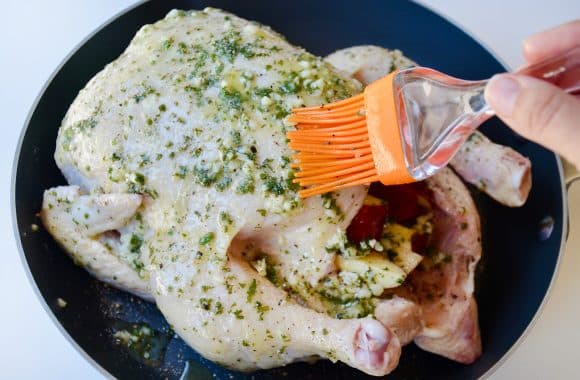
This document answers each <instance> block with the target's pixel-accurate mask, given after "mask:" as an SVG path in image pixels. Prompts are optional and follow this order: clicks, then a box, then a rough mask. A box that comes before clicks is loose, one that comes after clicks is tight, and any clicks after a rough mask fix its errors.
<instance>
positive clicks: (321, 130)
mask: <svg viewBox="0 0 580 380" xmlns="http://www.w3.org/2000/svg"><path fill="white" fill-rule="evenodd" d="M289 121H290V122H293V123H296V129H297V130H296V131H291V132H288V134H287V136H288V139H289V140H290V143H289V144H288V146H289V147H290V148H291V149H294V150H296V151H298V153H297V154H295V155H294V156H293V159H294V162H293V164H292V167H293V168H297V169H299V171H298V172H297V173H296V176H295V179H294V183H298V184H300V186H302V187H304V188H305V189H303V190H301V191H300V192H299V195H300V196H301V197H302V198H306V197H309V196H312V195H316V194H323V193H327V192H329V191H334V190H338V189H342V188H345V187H349V186H355V185H360V184H366V183H370V182H374V181H377V180H378V175H377V171H376V169H375V165H374V161H373V156H372V152H371V147H370V144H369V136H368V130H367V126H366V117H365V112H364V95H363V94H360V95H356V96H354V97H352V98H349V99H345V100H342V101H339V102H335V103H331V104H328V105H324V106H319V107H308V108H299V109H295V110H293V111H292V115H291V116H290V117H289Z"/></svg>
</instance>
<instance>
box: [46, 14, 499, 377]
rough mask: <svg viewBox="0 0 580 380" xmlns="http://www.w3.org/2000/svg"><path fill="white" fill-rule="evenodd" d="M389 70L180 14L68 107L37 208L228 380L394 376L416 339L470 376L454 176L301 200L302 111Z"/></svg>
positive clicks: (464, 237) (468, 256)
mask: <svg viewBox="0 0 580 380" xmlns="http://www.w3.org/2000/svg"><path fill="white" fill-rule="evenodd" d="M381 54H382V53H381ZM389 54H394V55H393V59H392V62H393V64H391V63H389V65H388V66H389V67H388V69H386V68H385V66H384V65H383V66H379V65H378V62H379V61H380V56H379V58H376V56H375V58H372V57H371V58H369V57H368V56H363V57H360V56H359V55H358V54H353V55H352V56H351V57H350V60H349V61H348V62H350V65H351V66H352V67H351V66H348V67H346V66H345V67H340V64H339V63H338V62H333V60H332V59H330V57H329V59H328V60H329V61H330V62H331V63H332V64H331V63H328V62H326V61H324V60H322V59H320V58H317V57H315V56H313V55H311V54H309V53H307V52H306V51H304V50H303V49H301V48H298V47H295V46H293V45H291V44H290V43H288V42H287V41H286V40H285V39H284V38H283V37H282V36H280V35H279V34H277V33H275V32H273V31H272V30H271V29H269V28H268V27H265V26H262V25H259V24H257V23H254V22H249V21H246V20H244V19H241V18H239V17H237V16H234V15H232V14H229V13H226V12H223V11H220V10H216V9H211V8H207V9H205V10H203V11H189V12H184V11H176V10H174V11H171V12H170V13H169V14H168V15H167V16H166V17H165V18H164V19H163V20H161V21H159V22H157V23H155V24H152V25H146V26H144V27H143V28H141V30H139V32H138V33H137V35H136V36H135V38H134V39H133V40H132V42H131V44H130V45H129V47H128V48H127V50H126V51H125V52H124V53H123V54H122V55H121V56H120V57H119V58H118V59H117V60H115V61H114V62H112V63H111V64H109V65H107V66H106V67H105V68H104V69H103V70H102V71H101V72H100V73H98V74H97V75H96V76H95V77H94V78H93V79H91V80H90V81H89V83H88V84H87V85H86V87H85V88H84V89H83V90H82V91H81V92H80V93H79V95H78V96H77V98H76V99H75V101H74V102H73V104H72V105H71V107H70V109H69V110H68V112H67V114H66V116H65V118H64V120H63V122H62V125H61V127H60V130H59V133H58V138H57V148H56V152H55V160H56V162H57V164H58V166H59V168H60V169H61V171H62V172H63V174H64V175H65V177H66V179H67V181H68V183H69V186H61V187H56V188H52V189H48V190H47V191H46V192H45V194H44V201H43V207H42V212H41V215H42V219H43V223H44V225H45V227H46V228H47V230H48V231H49V232H50V233H51V234H52V235H53V236H54V238H55V239H56V240H57V241H58V242H59V243H60V244H61V245H62V246H63V248H64V249H65V250H66V252H67V253H68V254H69V255H70V256H71V257H72V258H73V259H74V260H75V262H76V263H78V264H79V265H82V266H83V267H85V268H86V269H87V270H88V271H89V272H90V273H91V274H93V275H94V276H96V277H97V278H99V279H100V280H102V281H105V282H108V283H110V284H112V285H114V286H116V287H118V288H120V289H123V290H126V291H129V292H131V293H133V294H135V295H137V296H139V297H142V298H144V299H146V300H149V301H152V302H155V303H156V304H157V306H158V307H159V309H160V311H161V312H162V313H163V315H164V316H165V317H166V319H167V321H168V322H169V323H170V324H171V325H172V326H173V328H174V329H175V332H176V333H177V334H179V335H180V336H181V337H182V338H183V339H184V340H185V341H186V342H187V343H188V344H189V345H190V346H191V347H193V348H194V349H195V350H196V351H197V352H199V353H200V354H202V355H203V356H204V357H206V358H208V359H210V360H213V361H215V362H218V363H220V364H222V365H224V366H226V367H229V368H233V369H236V370H241V371H252V370H257V369H263V368H272V367H277V366H283V365H286V364H288V363H291V362H295V361H302V360H309V361H310V360H312V359H313V358H326V359H330V360H332V361H337V360H338V361H342V362H344V363H346V364H348V365H349V366H352V367H354V368H357V369H359V370H361V371H364V372H366V373H368V374H371V375H376V376H382V375H385V374H387V373H389V372H391V371H392V370H393V369H394V368H395V367H396V365H397V363H398V360H399V356H400V353H401V345H402V344H407V343H409V342H411V341H413V340H414V341H415V342H416V343H417V344H418V345H419V346H420V347H422V348H424V349H426V350H429V351H432V352H435V353H438V354H441V355H444V356H446V357H449V358H451V359H454V360H457V361H460V362H465V363H468V362H471V361H473V360H475V358H477V356H478V355H479V354H480V352H481V345H480V341H479V328H478V324H477V307H476V304H475V301H474V299H473V271H474V269H475V266H476V264H477V261H478V260H479V256H480V249H481V247H480V241H479V217H478V214H477V210H476V209H475V207H474V205H473V202H472V200H471V197H470V195H469V193H468V191H467V189H466V188H465V187H464V186H463V184H462V183H461V182H460V180H459V179H458V178H457V177H456V176H455V175H454V174H453V173H452V172H451V171H450V170H443V171H442V172H441V173H440V174H438V175H436V176H435V177H434V178H432V179H430V180H428V181H427V182H426V185H420V186H422V187H421V189H422V190H420V191H419V190H417V189H416V188H415V187H412V186H411V187H403V191H399V190H397V189H396V188H392V189H390V190H389V189H388V188H385V187H377V186H374V187H372V188H371V193H372V196H368V195H367V192H368V187H366V186H356V187H352V188H349V189H345V190H342V191H339V192H335V193H331V194H326V195H324V196H315V197H311V198H308V199H300V198H299V197H298V196H297V188H296V186H295V184H293V182H292V179H293V173H294V172H293V169H292V168H291V162H290V159H289V157H290V156H291V155H292V152H291V151H290V150H289V149H288V148H287V145H286V137H285V134H286V132H287V131H288V130H290V129H291V128H293V126H292V125H291V124H289V123H288V122H287V121H286V117H287V116H288V114H289V112H290V110H291V109H292V108H294V107H298V106H311V105H319V104H323V103H328V102H332V101H335V100H338V99H343V98H346V97H350V96H352V95H354V94H356V93H358V92H360V91H361V90H362V85H361V83H360V82H359V80H360V81H361V82H362V84H367V82H368V81H369V80H371V79H370V78H373V76H375V75H378V74H377V73H383V72H384V71H386V70H387V72H388V70H391V69H392V68H393V67H394V66H395V65H397V64H400V65H406V64H409V62H410V61H408V60H406V59H405V58H404V57H403V56H402V55H401V54H400V53H396V52H395V53H389ZM369 62H370V63H369ZM389 62H391V61H389ZM357 65H358V66H357ZM361 65H362V66H361ZM335 66H336V67H338V69H337V68H336V67H335ZM355 66H356V67H355ZM361 67H363V68H362V69H361ZM494 159H497V157H495V158H492V159H491V160H490V162H493V160H494ZM393 194H395V195H393Z"/></svg>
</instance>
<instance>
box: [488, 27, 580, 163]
mask: <svg viewBox="0 0 580 380" xmlns="http://www.w3.org/2000/svg"><path fill="white" fill-rule="evenodd" d="M579 44H580V20H576V21H572V22H570V23H567V24H563V25H560V26H557V27H555V28H553V29H549V30H547V31H545V32H541V33H538V34H535V35H533V36H531V37H529V38H528V39H526V40H525V41H524V49H523V50H524V57H525V59H526V61H527V62H528V63H529V64H534V63H536V62H539V61H541V60H544V59H546V58H550V57H553V56H556V55H558V54H561V53H563V52H565V51H567V50H570V49H572V48H574V47H576V46H578V45H579ZM485 99H486V101H487V102H488V104H489V105H490V106H491V108H493V110H494V111H495V112H496V114H497V116H498V117H499V118H500V119H502V120H503V121H504V122H505V123H506V124H507V125H509V126H510V127H511V128H512V129H513V130H515V131H516V132H518V133H519V134H520V135H522V136H524V137H526V138H528V139H530V140H532V141H535V142H537V143H538V144H541V145H543V146H545V147H546V148H548V149H551V150H553V151H554V152H556V153H558V154H560V155H562V156H563V157H564V158H566V159H567V160H568V161H570V162H571V163H572V164H574V165H575V166H576V167H577V168H578V169H580V96H574V95H570V94H567V93H565V92H564V91H562V90H561V89H559V88H558V87H556V86H554V85H552V84H550V83H547V82H545V81H542V80H540V79H535V78H532V77H529V76H525V75H521V74H519V75H518V74H498V75H495V76H493V77H492V78H491V80H490V82H489V84H488V85H487V88H486V90H485Z"/></svg>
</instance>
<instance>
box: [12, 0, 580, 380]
mask: <svg viewBox="0 0 580 380" xmlns="http://www.w3.org/2000/svg"><path fill="white" fill-rule="evenodd" d="M148 1H149V0H139V1H137V2H136V3H134V4H132V5H130V6H128V7H126V8H125V9H122V10H120V11H119V12H117V13H116V14H114V15H112V16H111V17H109V18H108V19H107V20H105V21H104V22H103V23H102V24H101V25H100V26H98V27H97V28H95V30H93V31H92V32H91V33H89V34H88V35H87V36H86V37H85V38H83V39H82V40H81V41H80V42H79V43H77V44H76V45H75V47H74V48H73V49H72V50H71V51H70V52H69V53H68V54H67V55H66V56H65V57H64V58H63V59H62V60H61V62H60V63H59V64H58V65H57V67H56V68H55V69H54V70H53V71H52V73H51V74H50V76H49V77H48V79H47V80H46V81H45V83H44V85H43V86H42V88H41V90H40V91H39V93H38V95H37V96H36V98H35V99H34V101H33V103H32V105H31V107H30V110H29V111H28V114H27V116H26V119H25V121H24V125H23V127H22V129H21V131H20V135H19V137H18V142H17V144H16V150H15V153H14V158H13V161H12V171H11V184H10V192H11V194H10V208H11V223H12V228H13V233H14V237H15V240H16V246H17V249H18V253H19V256H20V261H21V264H22V265H23V267H24V269H25V272H26V277H27V278H28V282H29V284H30V285H31V287H32V290H33V291H34V293H35V294H36V297H37V298H38V299H39V301H40V304H41V306H42V308H43V309H44V311H45V312H46V313H47V314H48V315H49V318H50V319H51V321H52V323H53V324H55V325H56V327H57V329H58V330H59V331H60V332H61V334H62V335H63V336H64V337H65V338H66V339H67V340H68V341H69V343H71V344H72V346H73V347H74V348H75V349H76V350H77V352H79V353H80V354H81V356H82V357H84V358H85V359H86V360H87V361H88V362H89V363H90V364H92V365H93V367H94V368H96V369H97V370H98V371H99V372H100V373H101V374H102V375H104V376H105V377H106V378H109V379H114V378H115V377H114V376H113V375H112V374H111V373H110V372H109V371H108V370H107V369H106V368H104V367H103V366H101V364H99V363H98V362H97V361H96V360H95V359H94V358H93V357H92V356H90V355H89V354H88V353H87V352H86V351H85V350H84V349H83V348H82V347H81V346H80V345H79V344H78V343H77V341H76V340H75V339H74V338H73V337H72V336H71V335H70V334H69V333H68V332H67V331H66V329H65V328H64V326H63V325H62V324H61V323H60V321H59V320H58V319H57V317H56V314H55V313H54V312H53V311H52V309H51V308H50V306H49V305H48V303H47V301H46V299H45V298H44V297H43V295H42V293H41V292H40V289H39V287H38V284H37V283H36V280H35V279H34V277H33V275H32V271H31V270H30V266H29V264H28V261H27V259H26V256H25V253H24V248H23V246H22V240H21V236H20V231H19V230H18V215H17V211H16V176H17V174H18V173H17V171H18V163H19V159H20V155H21V150H22V144H23V142H24V137H25V135H26V132H27V130H28V127H29V124H30V120H31V119H32V115H33V114H34V112H35V111H36V109H37V107H38V103H39V102H40V100H41V99H42V97H43V96H44V94H45V92H46V90H47V88H48V87H49V86H50V84H51V83H52V82H53V80H54V78H55V77H56V75H57V74H58V73H59V72H60V70H61V69H62V68H63V66H64V65H65V64H66V63H67V62H68V61H69V60H70V59H71V58H72V57H73V56H74V55H75V54H76V53H77V52H78V51H79V50H80V49H81V48H82V47H83V46H84V45H85V44H86V43H87V42H88V41H89V40H90V39H91V38H93V37H94V36H95V35H97V34H98V33H99V32H101V31H102V30H103V29H105V28H106V27H107V26H109V25H110V24H111V23H113V22H114V21H115V20H117V19H118V18H120V17H122V16H124V15H125V14H127V13H129V12H131V11H132V10H133V9H135V8H138V7H140V6H141V5H143V4H145V3H147V2H148ZM411 1H412V2H413V3H415V4H417V5H418V6H420V7H423V8H425V9H426V10H428V11H429V12H431V13H432V14H434V15H436V16H438V17H440V18H441V19H443V20H445V21H446V22H448V23H450V24H451V25H453V26H455V27H456V28H457V29H458V30H460V31H461V32H462V33H464V34H466V35H467V36H468V37H469V38H471V39H472V40H473V41H475V42H476V43H477V44H479V45H480V46H481V47H482V48H483V49H484V50H485V51H486V52H487V53H488V54H490V55H491V56H492V57H493V58H494V59H495V60H496V61H497V62H499V64H500V65H501V66H502V67H504V68H506V69H509V68H510V66H509V65H508V64H507V63H506V62H505V61H504V60H503V59H502V58H501V57H500V56H499V55H498V54H497V53H496V52H495V51H494V50H493V49H492V48H490V47H489V46H488V45H487V44H486V43H484V42H483V41H481V40H480V39H479V38H477V37H476V36H474V35H473V34H472V33H471V31H470V30H468V29H467V28H466V27H464V26H463V25H461V24H460V23H459V22H457V21H456V20H454V19H453V18H451V17H449V16H447V15H443V14H441V13H440V12H439V11H437V10H435V9H433V8H432V7H431V6H429V5H426V4H424V3H423V1H421V0H411ZM552 154H554V156H555V158H556V165H557V167H558V175H559V178H560V189H561V192H562V233H561V236H560V237H559V238H560V248H559V250H558V257H557V259H556V265H555V267H554V271H553V273H552V277H551V279H550V283H549V284H548V287H547V289H546V292H545V294H544V297H543V299H542V301H541V302H540V305H539V306H538V308H537V310H536V312H535V313H534V315H533V317H532V318H531V319H530V321H529V323H528V324H527V326H526V328H525V329H524V331H523V332H522V333H521V335H520V336H519V337H518V338H517V339H516V340H515V342H514V343H513V344H512V345H511V347H510V348H509V349H508V350H507V351H506V352H505V353H504V354H503V355H502V356H501V357H500V358H499V359H498V360H497V361H496V362H495V364H493V365H492V366H491V367H490V368H489V369H487V371H485V372H484V373H483V374H482V375H481V376H480V377H479V379H487V378H489V377H490V376H491V375H492V374H494V373H495V372H496V371H497V370H498V369H499V368H500V367H501V366H502V365H503V364H504V363H505V362H506V361H507V360H508V359H509V357H510V356H511V355H512V354H513V353H514V352H515V351H516V350H517V348H518V347H519V346H520V345H521V344H522V343H523V342H524V341H525V340H526V339H527V337H528V336H529V334H530V332H531V330H532V329H533V328H534V326H535V325H536V323H537V321H538V319H539V317H540V316H541V314H542V313H543V311H544V309H545V306H546V304H547V302H548V300H549V298H550V297H551V295H552V292H553V288H554V283H555V282H556V279H557V278H558V276H559V273H560V264H561V262H562V257H563V256H564V254H565V248H566V242H567V238H566V237H567V236H568V229H569V217H568V193H567V191H566V184H565V178H564V169H563V165H562V161H561V159H560V157H559V156H558V155H557V154H555V153H552Z"/></svg>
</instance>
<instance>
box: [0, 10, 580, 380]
mask: <svg viewBox="0 0 580 380" xmlns="http://www.w3.org/2000/svg"><path fill="white" fill-rule="evenodd" d="M134 2H135V1H134V0H98V1H94V0H93V1H89V0H53V1H43V0H27V1H25V0H2V1H0V3H1V5H2V7H1V8H0V9H1V10H2V22H1V23H0V46H1V48H0V109H1V115H2V121H1V122H0V125H1V127H0V128H2V131H3V132H2V138H0V174H1V177H0V178H3V180H2V181H1V183H0V202H1V203H0V205H1V208H2V210H4V213H3V215H2V218H0V252H1V253H0V255H1V257H2V262H1V263H0V300H1V305H2V306H1V307H0V311H1V312H0V326H1V328H0V379H36V378H39V377H42V378H43V379H101V378H103V375H102V374H101V373H100V372H99V371H98V370H97V369H95V368H94V367H93V366H92V365H91V364H89V363H88V362H87V361H86V360H85V359H84V358H83V356H82V355H81V354H80V353H79V352H77V351H76V350H75V349H74V348H73V347H72V345H71V344H70V343H69V342H68V341H67V339H66V338H65V337H64V336H63V335H61V333H60V332H59V330H58V329H57V327H56V326H55V325H54V324H53V323H52V321H51V319H50V318H49V317H48V315H47V314H46V312H45V311H44V310H43V308H42V306H41V304H40V301H39V300H38V299H37V297H36V294H35V293H34V292H33V290H32V287H31V285H30V284H29V282H28V279H27V277H26V275H25V272H24V269H23V266H22V264H21V261H20V257H19V254H18V251H17V248H16V243H15V240H14V234H13V226H12V222H11V216H10V207H11V205H10V178H11V175H12V164H13V157H14V152H15V149H16V143H17V140H18V136H19V135H20V132H21V129H22V126H23V123H24V121H25V118H26V115H27V113H28V111H29V109H30V107H31V106H32V104H33V102H34V99H35V98H36V96H37V95H38V93H39V91H40V90H41V88H42V86H43V85H44V83H45V81H46V80H47V78H48V77H49V76H50V74H51V73H52V72H53V71H54V70H55V68H56V67H57V66H58V64H59V63H60V62H61V61H62V59H63V58H64V57H65V56H66V55H67V54H68V53H69V52H70V51H71V50H72V49H73V48H74V47H75V46H76V45H77V44H78V43H79V42H80V41H81V40H83V39H84V38H85V36H87V35H88V34H89V33H91V32H92V31H93V30H94V29H95V28H97V27H98V26H100V25H101V24H102V23H103V22H104V21H106V20H108V19H109V18H110V17H111V16H112V15H114V14H116V13H117V12H119V11H121V10H122V9H124V8H125V7H127V6H129V5H131V4H133V3H134ZM422 2H423V3H424V4H428V5H429V6H430V7H431V8H432V9H435V10H437V11H438V12H440V13H442V14H443V15H445V16H447V17H449V18H450V19H452V20H454V21H455V22H456V23H458V24H459V25H461V26H463V27H464V28H466V29H467V30H468V31H469V32H470V33H471V34H472V35H473V36H475V37H476V38H478V39H479V40H480V41H482V42H483V43H484V44H486V45H487V46H488V47H490V48H491V49H492V50H493V51H494V52H496V54H497V55H498V56H499V57H501V58H502V59H503V60H504V61H505V62H506V63H507V64H508V65H510V66H511V67H517V66H518V65H520V64H521V63H522V58H521V54H520V42H521V40H522V39H523V38H524V37H525V36H527V35H529V34H531V33H533V32H535V31H538V30H542V29H544V28H547V27H550V26H553V25H557V24H559V23H562V22H564V21H569V20H571V19H574V18H579V17H580V1H578V0H551V1H549V2H546V1H530V0H527V1H526V0H521V1H520V0H518V1H508V0H488V1H485V2H483V1H478V2H475V1H458V0H455V1H452V0H438V1H436V0H424V1H422ZM31 175H34V174H33V173H31ZM570 210H571V215H572V226H571V233H570V240H569V244H568V248H567V252H566V254H565V256H564V259H563V261H562V263H561V267H560V272H559V275H558V278H557V281H556V283H555V285H554V287H553V289H552V294H551V298H550V300H549V301H548V303H547V305H546V307H545V308H544V311H543V313H542V315H541V316H540V318H539V319H538V321H537V323H536V325H535V327H534V328H533V329H532V331H531V332H530V333H529V335H528V336H527V338H526V339H525V341H524V342H523V343H522V344H521V345H520V346H519V347H518V348H517V349H516V350H515V351H514V352H513V354H512V355H511V356H510V357H509V359H508V360H507V361H506V362H505V363H504V364H503V366H501V368H499V369H498V370H497V371H496V372H495V373H494V374H493V375H492V379H547V378H551V379H572V378H580V349H579V348H578V342H580V327H579V324H580V323H579V322H580V252H579V251H580V186H575V187H573V188H572V191H571V194H570ZM490 254H492V253H490ZM522 259H523V260H525V256H522Z"/></svg>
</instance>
